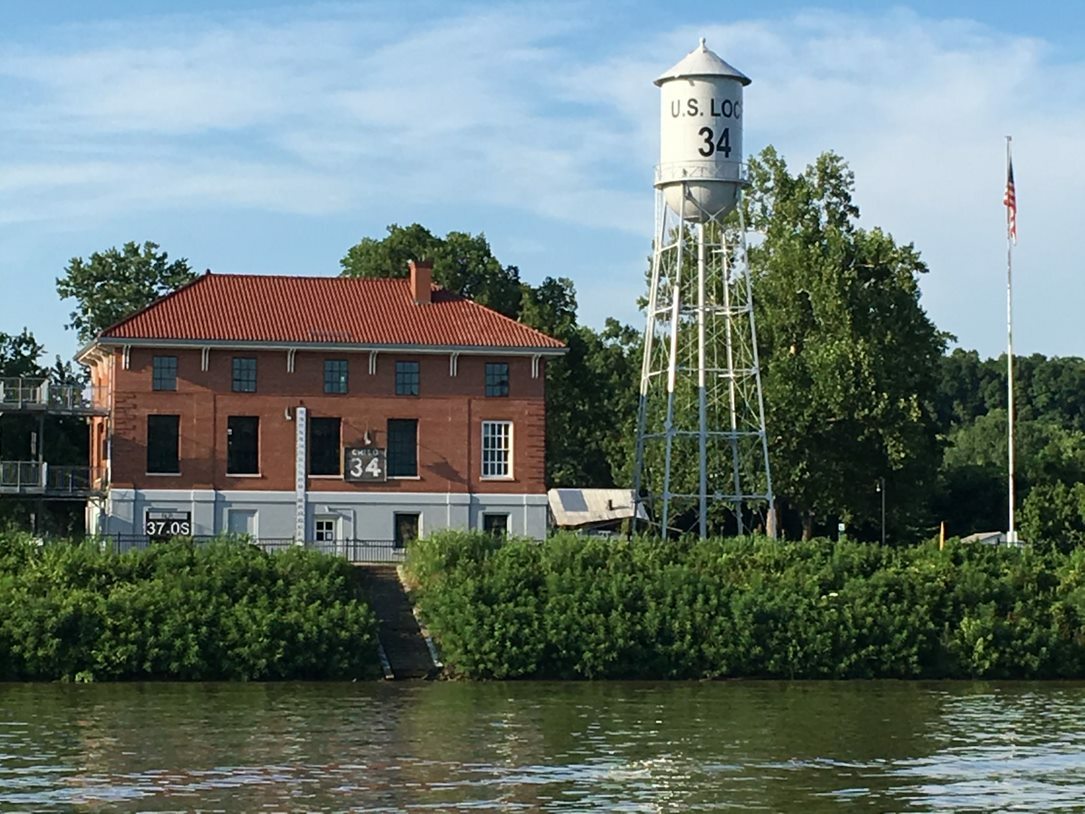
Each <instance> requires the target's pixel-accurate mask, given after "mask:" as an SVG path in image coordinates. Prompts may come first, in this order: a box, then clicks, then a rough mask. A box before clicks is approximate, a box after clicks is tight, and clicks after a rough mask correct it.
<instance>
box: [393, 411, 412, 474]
mask: <svg viewBox="0 0 1085 814" xmlns="http://www.w3.org/2000/svg"><path fill="white" fill-rule="evenodd" d="M388 476H389V477H391V478H414V477H417V476H418V419H416V418H389V419H388Z"/></svg>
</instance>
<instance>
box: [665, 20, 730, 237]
mask: <svg viewBox="0 0 1085 814" xmlns="http://www.w3.org/2000/svg"><path fill="white" fill-rule="evenodd" d="M655 83H656V84H657V85H658V86H659V88H660V102H661V104H660V140H659V167H658V168H657V169H656V186H657V187H659V188H661V189H662V190H663V196H664V199H665V200H666V202H667V206H669V207H670V208H671V209H673V210H674V211H675V212H684V214H685V218H686V220H691V221H697V222H703V221H706V220H710V219H712V218H722V217H723V216H724V215H726V214H727V213H728V212H730V211H731V210H732V209H734V208H735V205H736V204H737V202H738V194H739V190H740V189H741V188H742V184H743V172H742V88H743V87H745V86H746V85H748V84H750V79H749V77H748V76H746V75H745V74H743V73H742V72H741V71H738V70H736V69H735V68H733V67H731V66H730V65H728V64H727V63H726V62H724V61H723V60H722V59H720V57H719V56H718V55H717V54H715V53H714V52H712V51H710V50H709V49H708V48H707V47H706V46H705V41H704V39H702V40H701V44H700V45H699V46H698V47H697V48H695V49H694V50H693V51H691V52H690V53H689V54H687V55H686V57H685V59H683V60H682V61H681V62H679V63H678V64H677V65H675V66H674V67H673V68H671V69H670V70H669V71H667V72H666V73H664V74H663V75H662V76H661V77H659V78H658V79H657V80H656V82H655ZM683 182H686V189H687V190H688V192H689V197H688V198H687V199H686V201H685V205H684V208H683V201H682V184H683Z"/></svg>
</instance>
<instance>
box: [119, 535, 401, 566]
mask: <svg viewBox="0 0 1085 814" xmlns="http://www.w3.org/2000/svg"><path fill="white" fill-rule="evenodd" d="M98 539H99V540H100V541H101V544H102V545H103V546H104V547H105V548H107V549H109V550H112V551H116V552H117V553H121V554H123V553H126V552H128V551H139V550H142V549H145V548H147V547H148V546H152V545H154V544H155V543H156V542H161V541H160V540H156V539H155V538H152V537H148V536H147V535H145V534H107V535H103V536H101V537H99V538H98ZM181 539H186V540H192V541H194V542H196V543H206V542H209V541H211V540H215V539H219V538H218V537H214V536H210V535H194V536H192V537H185V538H181ZM241 539H243V540H246V541H247V542H248V543H249V545H252V546H255V547H256V548H259V549H261V550H262V551H265V552H267V553H269V554H272V553H276V552H281V551H288V550H290V549H293V548H298V547H301V548H306V549H308V550H310V551H319V552H321V553H323V554H330V555H332V556H335V557H342V558H343V559H345V560H346V561H347V562H351V563H359V564H370V563H398V562H403V557H404V554H405V553H406V549H405V548H404V547H403V546H402V545H399V544H397V543H396V542H395V541H393V540H306V541H305V542H304V543H300V544H299V543H298V542H297V541H295V540H293V539H290V538H285V537H254V538H249V537H245V536H244V535H242V537H241Z"/></svg>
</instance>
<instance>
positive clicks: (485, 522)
mask: <svg viewBox="0 0 1085 814" xmlns="http://www.w3.org/2000/svg"><path fill="white" fill-rule="evenodd" d="M482 530H483V531H484V532H486V533H487V534H492V535H494V536H495V537H504V536H505V535H507V534H508V533H509V516H508V515H507V514H489V513H486V514H484V515H482Z"/></svg>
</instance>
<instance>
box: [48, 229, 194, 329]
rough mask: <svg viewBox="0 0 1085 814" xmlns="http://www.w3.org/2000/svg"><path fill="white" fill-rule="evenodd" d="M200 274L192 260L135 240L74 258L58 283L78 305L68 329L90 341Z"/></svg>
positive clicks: (63, 295) (62, 293)
mask: <svg viewBox="0 0 1085 814" xmlns="http://www.w3.org/2000/svg"><path fill="white" fill-rule="evenodd" d="M195 276H196V275H195V274H194V273H193V272H192V269H190V268H189V266H188V261H187V260H185V259H184V258H181V259H180V260H174V261H172V262H171V261H170V259H169V257H168V255H167V254H166V252H160V251H158V244H157V243H151V242H150V241H147V242H145V243H143V245H142V246H141V245H139V244H137V243H136V242H134V241H130V242H128V243H125V244H124V246H122V247H121V248H120V249H117V248H116V247H113V248H111V249H107V250H106V251H104V252H94V253H93V254H92V255H91V256H90V257H89V258H88V259H86V260H84V259H82V258H80V257H73V258H72V259H71V260H70V261H69V262H68V266H67V267H66V268H65V269H64V276H63V277H59V278H57V281H56V287H57V294H59V295H60V297H61V298H62V299H68V298H71V299H74V300H75V301H76V303H77V304H78V307H77V309H76V310H75V311H72V313H71V315H70V317H71V322H70V323H69V324H68V325H66V326H65V327H66V328H73V329H75V331H76V334H77V335H78V337H79V341H80V342H89V341H90V340H91V339H93V338H94V337H96V336H97V335H98V334H100V333H101V332H102V331H103V330H105V329H106V328H108V327H109V326H110V325H114V324H115V323H117V322H120V321H121V320H122V319H124V318H126V317H128V316H130V315H131V314H134V313H135V312H136V311H138V310H140V309H141V308H145V307H146V306H148V305H150V304H151V303H152V302H154V301H155V300H156V299H158V298H159V297H161V296H163V295H165V294H168V293H170V292H171V291H175V290H176V289H177V288H179V287H181V286H182V285H184V284H185V283H188V282H191V281H192V280H193V279H194V278H195Z"/></svg>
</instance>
